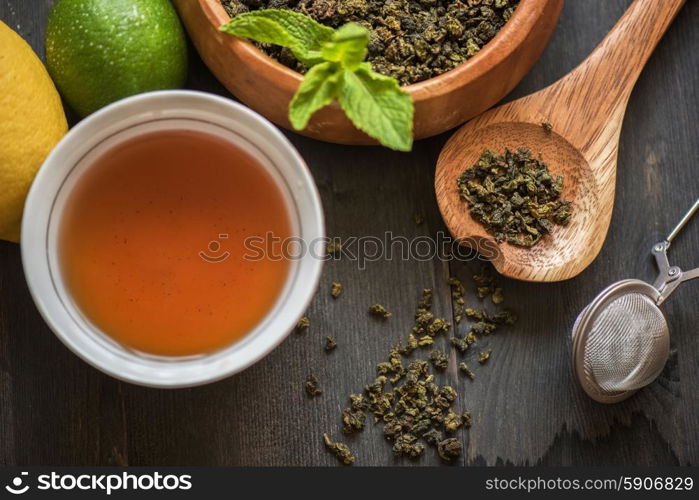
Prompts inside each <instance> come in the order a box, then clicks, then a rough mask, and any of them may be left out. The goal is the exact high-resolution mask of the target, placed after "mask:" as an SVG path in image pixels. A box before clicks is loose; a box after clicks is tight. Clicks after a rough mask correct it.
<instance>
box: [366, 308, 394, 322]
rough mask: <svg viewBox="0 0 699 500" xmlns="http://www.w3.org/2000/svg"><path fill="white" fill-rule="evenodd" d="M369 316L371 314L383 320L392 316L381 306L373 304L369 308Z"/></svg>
mask: <svg viewBox="0 0 699 500" xmlns="http://www.w3.org/2000/svg"><path fill="white" fill-rule="evenodd" d="M369 314H373V315H374V316H378V317H379V318H383V319H387V318H390V317H391V316H392V314H391V313H390V312H388V311H387V310H386V308H385V307H384V306H382V305H381V304H374V305H371V306H369Z"/></svg>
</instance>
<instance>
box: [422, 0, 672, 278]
mask: <svg viewBox="0 0 699 500" xmlns="http://www.w3.org/2000/svg"><path fill="white" fill-rule="evenodd" d="M684 2H685V0H636V1H635V2H634V3H633V4H632V5H631V6H630V7H629V9H628V10H627V11H626V13H625V14H624V15H623V17H622V18H621V19H620V20H619V22H618V23H617V24H616V26H614V28H613V29H612V31H611V32H610V33H609V34H608V35H607V36H606V38H605V39H604V40H603V41H602V42H601V43H600V44H599V45H598V46H597V48H596V49H595V50H594V51H593V52H592V54H590V56H589V57H588V58H587V59H585V61H583V62H582V64H580V66H578V67H577V68H576V69H574V70H573V71H572V72H570V73H569V74H568V75H566V76H565V77H563V78H562V79H561V80H559V81H558V82H556V83H554V84H553V85H551V86H549V87H546V88H545V89H543V90H541V91H539V92H536V93H534V94H531V95H528V96H526V97H523V98H521V99H518V100H516V101H513V102H510V103H507V104H504V105H502V106H499V107H497V108H495V109H492V110H490V111H487V112H485V113H483V114H482V115H480V116H479V117H477V118H475V119H473V120H472V121H470V122H468V123H467V124H466V125H464V126H463V127H461V128H460V129H459V130H458V131H457V132H456V133H455V134H454V135H453V136H452V137H451V138H450V139H449V141H448V142H447V144H446V145H445V146H444V149H443V150H442V152H441V154H440V156H439V160H438V161H437V171H436V175H435V177H436V178H435V189H436V194H437V201H438V203H439V209H440V211H441V213H442V217H443V218H444V221H445V223H446V225H447V227H448V228H449V230H450V231H451V233H452V235H453V236H454V238H456V239H458V240H460V241H461V242H462V244H464V245H467V246H470V247H472V248H474V249H476V250H479V251H481V252H482V253H484V254H488V256H489V257H493V264H494V266H495V268H496V269H497V270H498V271H499V272H500V273H501V274H503V275H505V276H509V277H511V278H517V279H521V280H525V281H559V280H564V279H568V278H572V277H573V276H576V275H577V274H579V273H580V272H582V271H583V270H584V269H585V268H586V267H587V266H588V265H589V264H590V263H591V262H592V261H593V260H594V258H595V257H596V256H597V254H598V253H599V251H600V249H601V247H602V244H603V243H604V239H605V237H606V234H607V230H608V229H609V222H610V219H611V216H612V208H613V205H614V189H615V180H616V163H617V150H618V146H619V135H620V133H621V125H622V121H623V118H624V112H625V110H626V105H627V103H628V100H629V96H630V95H631V91H632V89H633V87H634V84H635V83H636V80H637V79H638V76H639V75H640V73H641V70H642V69H643V67H644V66H645V64H646V61H647V60H648V58H649V57H650V55H651V53H652V52H653V50H654V49H655V46H656V45H657V43H658V41H659V40H660V38H661V37H662V36H663V34H664V33H665V31H666V30H667V28H668V27H669V26H670V23H671V22H672V20H673V19H674V17H675V15H676V14H677V12H678V11H679V10H680V8H681V7H682V5H683V4H684ZM542 122H549V123H551V124H552V125H553V132H546V131H545V130H544V128H543V127H542V126H541V123H542ZM505 148H510V149H517V148H528V149H530V150H532V152H533V153H534V154H535V155H536V154H539V153H540V154H541V156H542V157H543V159H544V161H545V162H546V163H547V164H548V166H549V169H550V170H551V172H552V174H554V175H557V174H562V175H563V176H564V177H565V189H564V193H563V196H564V197H565V198H567V199H568V200H571V201H572V202H573V217H572V220H571V222H570V224H569V225H568V226H565V227H562V226H555V228H554V230H553V233H552V234H551V235H549V236H546V237H545V238H543V239H542V241H540V242H539V243H538V244H537V245H535V246H534V247H532V248H521V247H517V246H513V245H510V244H507V243H502V244H499V245H498V244H497V243H495V240H494V238H493V237H492V236H491V235H490V234H488V233H487V231H486V230H485V228H484V227H483V226H482V225H481V224H480V223H479V222H477V221H476V220H474V219H473V218H471V216H470V215H469V213H468V206H467V204H466V202H464V201H463V200H461V199H460V198H459V193H458V190H457V185H456V179H457V177H458V176H459V175H460V174H461V173H462V172H463V171H464V170H465V169H466V168H468V167H470V166H471V165H473V164H474V163H475V162H476V161H477V160H478V158H479V157H480V155H481V153H482V152H483V150H485V149H491V150H493V151H496V152H503V151H504V150H505Z"/></svg>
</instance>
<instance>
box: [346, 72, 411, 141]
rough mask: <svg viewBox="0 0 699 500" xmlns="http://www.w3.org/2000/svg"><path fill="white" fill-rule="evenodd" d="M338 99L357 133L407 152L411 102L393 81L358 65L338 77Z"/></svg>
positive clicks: (393, 79) (409, 136)
mask: <svg viewBox="0 0 699 500" xmlns="http://www.w3.org/2000/svg"><path fill="white" fill-rule="evenodd" d="M338 100H339V101H340V106H341V107H342V110H343V111H344V112H345V114H346V115H347V117H348V118H349V119H350V120H351V121H352V123H354V126H355V127H357V128H358V129H359V130H361V131H362V132H364V133H366V134H367V135H369V136H370V137H373V138H374V139H376V140H377V141H379V142H380V143H381V144H383V145H384V146H386V147H388V148H391V149H395V150H398V151H410V149H411V148H412V145H413V101H412V99H411V98H410V96H409V95H408V94H407V93H405V92H404V91H403V90H401V88H400V85H398V82H397V81H396V80H395V78H391V77H388V76H383V75H380V74H378V73H376V72H374V71H373V70H372V69H371V65H370V64H369V63H362V64H361V65H360V66H359V68H358V69H357V71H355V72H354V73H352V72H349V71H345V72H344V73H343V74H342V87H341V89H340V94H339V96H338Z"/></svg>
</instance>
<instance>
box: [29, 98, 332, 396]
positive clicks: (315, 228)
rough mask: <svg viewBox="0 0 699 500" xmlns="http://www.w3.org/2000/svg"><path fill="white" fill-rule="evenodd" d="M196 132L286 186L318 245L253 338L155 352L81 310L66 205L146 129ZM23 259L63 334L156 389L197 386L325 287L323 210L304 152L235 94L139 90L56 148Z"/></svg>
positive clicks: (285, 326)
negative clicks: (69, 280) (65, 256)
mask: <svg viewBox="0 0 699 500" xmlns="http://www.w3.org/2000/svg"><path fill="white" fill-rule="evenodd" d="M172 129H175V130H196V131H203V132H208V133H212V134H216V135H219V136H220V137H224V138H227V139H229V140H230V141H232V142H234V143H235V144H236V145H237V146H238V147H241V148H243V149H244V150H246V151H247V152H248V153H250V154H252V155H253V156H254V157H255V158H257V160H258V161H259V162H260V163H261V164H262V165H263V166H264V167H265V168H266V169H267V170H268V171H269V173H270V174H271V175H272V177H273V178H274V179H275V180H276V182H277V184H278V185H279V187H280V189H281V190H282V192H283V193H284V195H285V197H286V201H287V206H288V209H289V214H290V217H291V219H292V228H293V231H292V233H293V235H294V236H295V237H297V238H300V241H303V242H304V243H305V244H307V245H310V246H311V247H309V248H308V251H306V252H304V253H303V254H302V255H300V256H299V258H297V259H294V260H293V261H292V262H291V263H290V264H291V265H290V268H289V275H288V277H287V280H286V283H285V285H284V288H283V290H282V292H281V293H280V297H279V299H278V300H277V302H276V303H275V305H274V306H273V307H272V309H271V311H270V312H269V313H268V314H267V316H266V317H265V318H264V319H263V320H262V321H261V322H260V323H259V324H258V325H257V326H256V327H255V328H254V329H253V330H252V331H251V332H249V333H248V334H247V335H246V336H245V337H243V338H242V339H240V340H239V341H237V342H235V343H234V344H232V345H230V346H229V347H227V348H224V349H222V350H220V351H217V352H215V353H211V354H207V355H201V356H191V357H164V356H152V355H147V354H143V353H139V352H136V351H134V350H132V349H130V348H127V347H124V346H123V345H121V344H119V343H118V342H116V341H115V340H113V339H112V338H111V337H109V336H108V335H106V334H105V333H103V332H101V331H100V330H99V329H98V328H97V327H95V325H93V324H92V323H91V322H90V321H89V320H88V319H87V318H86V317H85V316H84V315H83V314H82V313H81V311H80V310H79V308H78V307H77V305H76V304H75V302H74V301H73V299H72V297H71V295H70V293H69V290H68V289H67V287H66V285H65V283H64V282H63V278H62V273H61V269H60V260H59V258H58V229H59V224H60V221H61V216H62V213H63V207H64V206H65V203H66V200H67V198H68V197H69V195H70V192H71V190H72V188H73V187H74V186H75V184H76V183H77V182H79V180H80V177H81V175H82V174H83V173H84V172H85V171H87V170H88V169H90V168H91V166H92V165H94V159H95V158H96V157H98V156H99V155H100V154H101V152H103V151H105V150H106V149H110V148H111V147H113V146H114V145H116V144H119V143H121V142H122V141H125V140H128V139H129V138H131V137H134V136H135V135H138V134H140V133H143V132H153V131H159V130H172ZM21 246H22V262H23V264H24V272H25V276H26V279H27V282H28V284H29V289H30V291H31V293H32V296H33V298H34V302H35V303H36V305H37V307H38V309H39V311H40V312H41V314H42V316H43V317H44V319H45V320H46V322H47V323H48V325H49V326H50V327H51V329H52V330H53V331H54V332H55V334H56V335H57V336H58V338H59V339H61V341H62V342H63V343H64V344H65V345H66V346H68V348H70V349H71V350H72V351H73V352H74V353H75V354H77V355H78V356H80V357H81V358H82V359H84V360H85V361H86V362H88V363H89V364H91V365H92V366H94V367H95V368H98V369H99V370H101V371H103V372H104V373H107V374H109V375H111V376H113V377H115V378H118V379H120V380H124V381H127V382H131V383H135V384H140V385H145V386H151V387H164V388H175V387H190V386H194V385H200V384H205V383H208V382H213V381H215V380H219V379H222V378H224V377H227V376H229V375H232V374H234V373H236V372H239V371H241V370H243V369H245V368H247V367H248V366H250V365H251V364H253V363H255V362H256V361H258V360H259V359H261V358H262V357H264V356H265V355H266V354H268V353H269V352H270V351H271V350H272V349H274V347H276V346H277V345H278V344H279V343H280V342H281V341H282V340H284V338H285V337H286V336H287V335H288V333H289V332H290V331H291V330H292V329H293V327H294V326H295V325H296V323H297V321H298V319H299V318H300V317H301V316H302V315H303V313H304V311H305V310H306V308H307V307H308V305H309V303H310V301H311V298H312V297H313V294H314V292H315V290H316V288H317V286H318V280H319V278H320V272H321V268H322V263H323V259H322V258H319V256H320V255H322V254H323V253H324V248H325V232H324V223H323V210H322V206H321V203H320V198H319V196H318V191H317V189H316V187H315V184H314V182H313V178H312V176H311V174H310V172H309V170H308V168H307V167H306V165H305V163H304V161H303V159H302V158H301V156H300V155H299V153H298V152H297V151H296V150H295V149H294V147H293V146H292V145H291V143H290V142H289V141H288V140H287V139H286V137H284V135H283V134H282V133H281V132H279V130H278V129H277V128H275V127H274V125H272V124H271V123H270V122H268V121H267V120H266V119H264V118H262V117H261V116H260V115H258V114H257V113H255V112H253V111H251V110H249V109H248V108H246V107H244V106H242V105H240V104H237V103H235V102H233V101H231V100H229V99H225V98H222V97H218V96H214V95H211V94H205V93H201V92H189V91H162V92H152V93H148V94H141V95H137V96H135V97H130V98H128V99H124V100H122V101H119V102H116V103H114V104H112V105H110V106H107V107H106V108H104V109H102V110H100V111H98V112H97V113H95V114H93V115H91V116H90V117H88V118H86V119H85V120H83V121H82V122H80V123H79V124H78V125H77V126H76V127H74V128H73V129H72V130H71V131H70V132H69V133H68V135H66V136H65V137H64V138H63V140H62V141H61V142H60V143H59V144H58V146H56V148H55V149H54V150H53V151H52V152H51V154H50V155H49V156H48V158H47V159H46V161H45V162H44V164H43V166H42V167H41V169H40V170H39V173H38V174H37V176H36V179H35V180H34V183H33V185H32V187H31V190H30V191H29V196H28V198H27V201H26V205H25V208H24V218H23V220H22V234H21Z"/></svg>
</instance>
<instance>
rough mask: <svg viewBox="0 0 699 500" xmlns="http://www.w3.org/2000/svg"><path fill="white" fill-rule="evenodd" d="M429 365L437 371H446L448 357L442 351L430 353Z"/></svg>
mask: <svg viewBox="0 0 699 500" xmlns="http://www.w3.org/2000/svg"><path fill="white" fill-rule="evenodd" d="M430 363H432V366H434V367H435V368H436V369H437V370H446V369H447V367H448V366H449V356H448V355H447V354H446V353H444V352H442V351H432V352H431V353H430Z"/></svg>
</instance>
